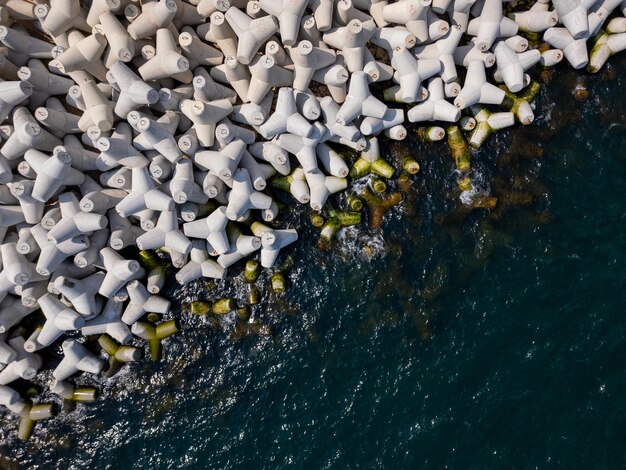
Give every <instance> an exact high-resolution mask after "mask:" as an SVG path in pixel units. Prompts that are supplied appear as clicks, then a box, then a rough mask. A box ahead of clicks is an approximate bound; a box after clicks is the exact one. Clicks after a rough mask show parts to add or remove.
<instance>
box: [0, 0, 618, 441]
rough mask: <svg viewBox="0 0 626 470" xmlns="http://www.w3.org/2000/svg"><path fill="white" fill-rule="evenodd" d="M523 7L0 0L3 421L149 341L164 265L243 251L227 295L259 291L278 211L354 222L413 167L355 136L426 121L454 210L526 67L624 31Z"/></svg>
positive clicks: (303, 0)
mask: <svg viewBox="0 0 626 470" xmlns="http://www.w3.org/2000/svg"><path fill="white" fill-rule="evenodd" d="M531 3H532V5H531V4H526V3H519V2H510V3H505V2H503V1H502V0H433V1H431V0H400V1H394V0H389V1H378V0H358V1H357V0H353V1H351V0H339V1H334V0H260V1H245V0H155V1H146V2H119V1H100V0H94V1H92V2H89V3H83V2H79V1H78V0H53V1H47V0H41V1H39V2H37V3H36V4H35V3H31V2H28V1H26V0H11V1H9V2H6V1H5V2H3V1H0V261H1V264H0V404H2V405H3V406H5V407H6V408H7V409H8V410H10V411H11V412H12V413H14V414H16V415H17V416H19V417H20V423H21V424H20V432H19V436H20V437H21V438H28V436H29V435H30V434H31V432H32V430H33V428H34V425H35V422H37V421H40V420H43V419H48V418H50V417H51V416H52V415H53V406H52V404H50V403H40V402H37V401H38V399H35V400H34V401H35V403H33V401H31V400H29V399H26V398H25V397H22V396H20V394H19V393H18V392H17V390H19V389H20V388H19V387H18V386H16V384H17V385H19V384H20V381H22V382H23V381H26V382H29V381H35V382H37V383H39V384H41V385H44V386H46V387H48V388H49V390H50V391H52V392H53V393H54V394H56V395H58V396H59V397H61V398H62V399H65V400H71V401H75V402H89V401H93V400H95V399H96V397H97V391H96V390H95V389H94V388H93V387H80V386H77V385H76V384H75V383H74V382H73V380H74V377H75V376H76V375H77V374H95V375H99V374H105V375H107V376H111V375H113V374H114V373H115V372H116V371H117V370H119V368H120V367H122V365H123V364H125V363H128V362H134V361H137V360H139V359H140V358H141V356H142V352H141V349H140V348H141V346H142V345H143V344H147V346H148V348H149V351H150V353H151V357H152V358H153V359H155V360H156V359H159V358H160V357H161V355H162V343H163V341H164V340H166V338H168V337H169V336H171V335H172V334H174V333H176V332H177V331H178V328H179V326H178V324H177V322H176V318H175V316H176V315H175V312H172V311H171V304H170V301H168V300H167V299H166V298H164V297H163V296H162V295H163V294H162V289H163V288H164V287H165V286H166V285H167V284H168V282H173V283H176V282H177V283H180V284H184V283H188V282H192V281H195V280H198V279H202V278H207V279H214V280H221V279H227V278H228V277H229V276H231V275H232V274H234V273H237V272H238V271H237V269H238V268H237V266H243V264H244V262H245V263H246V264H245V266H246V268H245V271H244V278H245V280H246V283H247V284H248V285H249V299H250V305H254V304H256V303H258V292H257V291H255V288H254V287H253V284H254V282H255V281H256V279H258V278H259V276H260V270H261V267H262V268H263V269H264V270H268V271H269V275H268V278H271V283H272V285H273V288H274V291H275V292H282V291H283V290H284V287H285V281H286V280H285V277H284V276H283V274H282V272H281V270H280V269H278V268H277V267H278V266H279V265H280V263H281V257H284V255H283V254H284V252H285V251H286V250H290V249H291V248H290V247H292V246H293V245H294V244H295V243H296V241H297V240H298V228H299V227H294V226H291V225H293V222H291V223H287V222H285V221H286V220H294V219H293V218H291V219H289V218H287V217H283V216H284V215H285V214H289V207H288V205H289V204H302V205H308V209H307V210H309V211H310V212H311V217H310V219H311V222H312V224H313V225H314V226H316V227H318V228H320V229H321V232H322V234H321V238H322V239H323V240H325V241H329V240H331V239H332V237H333V236H334V235H335V234H336V233H337V232H338V231H339V230H341V228H342V227H348V226H351V225H354V224H357V223H359V222H360V221H361V220H362V214H361V211H362V210H363V205H364V203H365V204H367V205H368V207H369V217H370V219H371V220H370V222H371V223H372V225H373V226H375V227H378V226H379V225H380V223H381V220H382V217H383V215H384V213H385V212H386V211H387V209H388V208H389V207H391V206H393V205H395V204H398V203H399V202H400V200H401V199H402V196H401V195H400V194H399V193H395V192H394V193H390V194H384V193H385V191H386V190H387V183H386V182H385V180H389V179H391V178H393V177H394V176H397V175H399V174H402V175H403V177H408V176H407V175H414V174H416V173H417V172H419V169H420V165H419V163H418V162H417V160H416V159H415V158H413V157H411V156H409V157H406V158H403V159H402V161H401V162H400V164H399V165H397V167H394V166H393V165H392V164H390V163H389V162H388V161H387V160H386V159H385V156H384V155H381V150H380V145H379V138H380V139H389V140H395V141H402V140H403V139H405V138H406V137H407V135H409V133H412V132H414V126H413V124H412V123H419V125H420V126H422V127H420V128H419V129H418V130H417V136H418V137H419V139H421V140H422V141H424V142H434V141H440V140H443V139H444V138H446V136H447V141H448V144H449V147H450V149H451V152H452V156H453V158H454V162H455V171H456V172H457V174H458V179H457V181H458V186H459V188H458V192H459V195H460V200H461V201H464V202H468V201H469V204H470V205H471V202H472V200H471V198H472V195H473V194H475V193H476V192H475V191H473V183H472V178H471V156H472V149H474V148H478V147H480V146H481V145H482V144H483V143H484V142H485V141H486V140H487V139H488V138H489V136H490V135H491V134H492V133H493V132H495V131H497V130H499V129H503V128H506V127H510V126H513V125H516V123H521V124H522V125H529V124H531V123H532V121H533V119H534V113H533V108H532V107H531V102H532V101H533V99H534V98H535V96H536V95H537V93H538V91H539V88H540V87H539V84H538V83H537V82H536V81H535V80H533V78H532V77H533V74H534V73H535V72H536V70H538V69H541V68H545V67H551V66H554V65H556V64H558V63H559V62H560V61H562V59H565V60H566V62H568V63H569V64H570V65H571V66H572V67H574V68H576V69H582V68H585V67H586V68H587V70H588V71H589V72H592V73H595V72H598V70H600V69H601V68H602V67H603V65H604V64H605V63H606V62H607V60H609V59H610V57H611V56H613V55H614V54H616V53H618V52H620V51H622V50H623V49H624V48H626V19H625V18H624V13H625V10H626V9H625V8H624V3H623V2H620V1H619V0H588V1H585V2H583V1H581V0H538V1H536V2H531ZM451 170H452V163H451ZM356 180H359V183H358V184H353V183H354V182H355V181H356ZM345 190H349V191H350V193H349V197H348V198H345V199H346V201H345V202H346V204H347V205H348V208H349V210H341V209H339V208H337V207H336V200H335V198H334V197H333V195H334V194H337V193H340V192H342V191H345ZM281 192H282V193H285V194H283V195H282V196H280V193H281ZM285 195H287V198H286V199H285V198H284V197H283V196H285ZM343 202H344V201H343V199H342V203H343ZM157 252H158V253H159V254H158V255H157V254H156V253H157ZM194 305H195V307H193V308H192V313H198V314H207V313H212V314H219V315H228V314H230V312H234V311H238V313H237V315H239V317H240V318H246V315H247V313H246V311H247V310H246V309H247V308H248V307H247V306H245V305H244V306H242V305H237V303H236V302H235V301H234V300H233V299H230V298H227V299H219V300H216V301H215V302H212V303H209V302H195V303H194ZM90 337H97V340H95V338H94V340H93V341H92V340H90ZM55 354H56V355H57V357H54V355H55ZM49 370H52V372H51V375H50V372H47V371H49ZM43 371H46V372H43ZM50 377H52V379H50ZM13 387H15V388H13Z"/></svg>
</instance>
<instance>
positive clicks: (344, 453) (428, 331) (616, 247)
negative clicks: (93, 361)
mask: <svg viewBox="0 0 626 470" xmlns="http://www.w3.org/2000/svg"><path fill="white" fill-rule="evenodd" d="M625 64H626V62H625V61H624V59H623V58H621V57H616V58H614V60H612V61H611V62H610V66H611V69H612V70H613V73H614V74H615V76H614V78H613V79H612V80H606V75H607V74H606V73H604V74H603V73H600V74H598V76H594V77H586V85H587V89H588V92H589V98H588V99H587V100H586V101H582V102H578V101H576V100H575V99H574V96H573V93H572V90H573V87H574V83H575V81H576V77H577V76H579V75H580V72H573V71H569V70H566V69H567V67H566V66H564V65H561V66H560V67H559V68H558V70H557V71H555V73H554V76H553V78H552V80H551V81H550V82H549V83H548V84H547V85H545V86H544V89H543V90H542V92H541V95H540V98H539V100H538V102H537V106H536V111H535V114H536V121H535V123H534V124H532V125H531V126H529V127H526V128H523V129H517V128H516V129H514V130H511V131H509V132H503V133H499V134H498V135H496V136H494V137H492V138H491V139H490V140H489V142H488V144H486V145H485V146H484V148H483V149H481V150H480V152H478V153H477V154H476V155H475V156H474V162H473V166H474V168H475V173H474V175H473V179H474V181H476V182H481V184H480V189H481V190H483V191H485V192H490V193H491V194H494V195H496V196H498V197H499V205H498V209H496V210H494V211H491V212H490V211H486V210H475V211H472V212H471V213H469V214H466V213H465V211H463V210H458V209H457V208H456V207H458V204H457V203H456V200H457V198H458V192H457V191H456V190H455V185H456V183H455V175H454V173H453V171H452V168H453V164H452V161H451V158H450V155H449V151H448V150H447V147H446V146H445V144H429V145H424V144H418V143H416V139H414V138H411V139H410V140H409V141H408V143H407V145H409V146H410V148H411V150H412V152H414V153H415V155H416V156H417V157H418V159H419V161H420V164H421V166H422V171H421V172H420V173H419V174H418V175H417V176H416V177H415V178H414V179H413V187H412V188H411V189H410V190H409V191H408V192H407V194H406V195H405V201H404V202H403V204H402V205H401V206H400V207H399V208H395V209H394V210H392V211H391V212H390V213H389V214H388V215H387V217H386V219H385V222H384V224H383V227H382V229H379V230H369V229H367V228H365V227H363V228H357V229H351V230H349V231H348V233H346V234H345V236H344V237H343V238H342V239H340V240H339V241H337V242H335V243H334V244H333V245H332V246H331V247H330V249H327V250H322V249H320V248H319V247H318V246H317V238H318V232H317V231H314V230H313V229H306V230H304V233H303V236H301V240H300V241H299V243H298V245H297V247H296V248H295V249H294V250H292V251H291V254H292V259H293V260H294V265H293V266H292V267H291V268H290V270H288V271H287V273H288V279H289V288H288V291H287V293H286V294H285V295H283V296H277V295H271V296H269V297H267V298H266V300H265V301H264V302H265V303H264V306H263V307H258V308H257V307H255V310H253V312H252V318H253V319H254V322H253V323H252V324H248V325H245V324H242V323H239V324H237V322H236V319H235V316H234V314H231V315H230V316H227V317H222V318H219V319H210V318H206V317H204V318H199V317H191V316H189V315H188V314H187V315H185V314H183V316H182V322H181V323H182V325H183V326H184V329H183V330H182V331H181V333H179V334H178V335H176V336H174V337H173V338H172V339H170V340H168V341H167V342H166V343H165V358H164V360H163V361H162V362H160V363H151V362H149V361H147V360H146V361H143V362H141V363H139V364H134V365H133V366H132V367H130V368H128V369H126V370H124V371H123V372H122V373H121V374H119V375H118V376H116V377H115V378H114V379H113V380H111V381H109V383H108V385H107V387H106V388H105V389H104V391H103V396H102V398H101V400H99V401H98V402H97V403H95V404H91V405H78V408H77V409H76V410H75V411H73V412H70V413H63V414H62V415H60V416H59V417H57V418H55V419H53V420H51V421H49V422H45V423H41V424H39V425H38V426H37V428H36V429H35V432H34V435H33V438H32V439H31V440H30V441H29V442H26V443H22V442H19V441H17V439H16V429H17V420H16V419H15V418H14V417H12V416H9V415H8V414H6V413H4V412H2V414H0V419H2V422H3V425H2V429H1V430H0V467H1V468H12V467H13V466H17V465H20V468H22V466H24V468H36V466H39V468H46V469H51V468H59V469H61V468H62V469H65V468H87V467H89V468H94V469H95V468H113V469H115V468H124V469H126V468H180V467H188V468H222V469H226V468H255V469H260V468H264V469H265V468H267V469H270V468H272V469H273V468H281V467H285V466H289V465H291V466H293V467H295V468H351V467H356V466H360V467H367V468H381V467H398V468H401V467H415V466H418V465H419V466H426V465H428V466H429V467H432V468H441V467H444V466H447V467H451V468H468V467H469V468H494V467H496V468H499V467H505V466H515V467H524V468H526V467H528V468H531V467H541V468H550V467H567V468H574V467H577V468H581V467H584V468H588V467H590V466H593V467H599V468H617V467H618V466H623V465H626V451H624V445H623V435H624V429H625V427H626V404H624V403H625V401H624V396H625V392H626V373H625V372H624V364H626V341H625V338H626V322H625V321H624V320H623V306H624V304H625V300H626V293H625V291H624V289H623V283H624V278H625V276H626V259H624V256H623V252H624V248H625V246H626V233H625V232H624V231H623V230H622V224H623V223H624V221H625V219H626V202H624V194H626V147H625V144H626V117H625V116H626V99H625V97H626V92H625V91H624V86H626V71H625V69H626V67H624V65H625ZM403 145H404V144H403ZM386 151H387V152H392V151H393V148H391V147H386ZM290 217H292V218H293V220H294V223H295V221H296V219H298V218H299V217H300V218H301V219H302V220H303V221H304V220H305V215H303V214H299V213H297V212H295V213H294V214H292V215H290ZM264 282H265V283H267V280H266V279H265V280H264ZM243 287H244V286H243V285H242V284H241V283H240V281H237V282H235V283H230V284H228V285H222V284H219V285H216V286H213V287H211V288H209V290H208V292H209V293H210V296H211V297H212V296H213V294H212V292H213V289H217V291H218V292H219V293H220V294H222V293H226V294H229V295H238V296H239V297H240V298H242V295H243V294H242V292H243V291H244V289H243ZM206 292H207V290H206V289H205V287H204V285H203V284H202V283H195V284H193V285H191V286H187V287H186V288H185V289H183V290H178V291H176V292H174V294H173V295H174V297H175V300H176V302H177V303H178V305H180V304H179V303H180V302H185V301H188V300H190V299H193V300H196V299H198V298H200V299H202V298H205V297H206V295H207V294H206ZM85 380H86V381H89V380H90V379H89V378H87V379H85ZM46 396H47V395H46ZM5 423H6V424H5Z"/></svg>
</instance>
